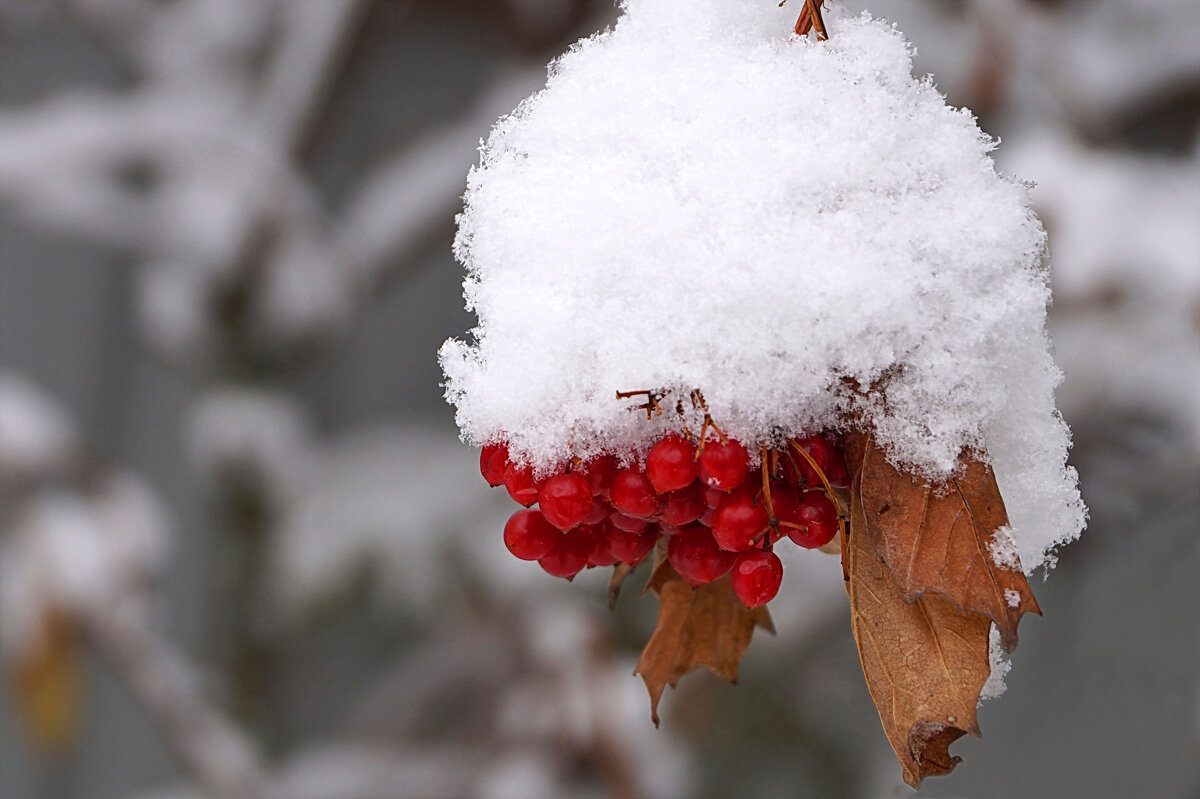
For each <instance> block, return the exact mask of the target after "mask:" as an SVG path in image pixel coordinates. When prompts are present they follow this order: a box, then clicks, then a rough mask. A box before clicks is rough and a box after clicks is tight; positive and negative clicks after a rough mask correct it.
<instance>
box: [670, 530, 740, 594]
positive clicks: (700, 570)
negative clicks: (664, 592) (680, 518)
mask: <svg viewBox="0 0 1200 799" xmlns="http://www.w3.org/2000/svg"><path fill="white" fill-rule="evenodd" d="M667 542H668V543H667V561H668V562H670V564H671V567H672V568H674V569H675V571H677V572H679V576H680V577H682V578H683V579H685V580H687V581H688V583H690V584H691V585H693V586H697V585H703V584H705V583H711V582H712V581H713V580H715V579H717V578H718V577H721V576H723V575H724V574H725V573H726V572H728V571H729V568H730V567H731V566H732V565H733V559H734V555H733V553H731V552H726V551H724V550H723V549H721V548H720V547H719V546H717V542H716V541H714V540H713V537H712V533H711V532H709V531H708V530H707V529H705V528H703V527H701V526H700V525H694V526H692V527H690V528H687V529H685V530H683V531H682V532H680V533H679V535H673V536H671V537H670V538H669V539H667Z"/></svg>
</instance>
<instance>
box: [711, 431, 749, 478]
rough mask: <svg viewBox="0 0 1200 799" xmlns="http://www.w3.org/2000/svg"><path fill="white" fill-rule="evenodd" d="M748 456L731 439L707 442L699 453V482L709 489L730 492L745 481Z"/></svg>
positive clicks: (740, 446) (739, 445) (738, 444)
mask: <svg viewBox="0 0 1200 799" xmlns="http://www.w3.org/2000/svg"><path fill="white" fill-rule="evenodd" d="M749 462H750V456H749V455H748V454H747V453H746V448H745V447H743V446H742V445H741V444H740V443H738V442H737V441H734V440H733V439H732V438H730V439H728V440H726V441H724V442H722V441H708V442H705V444H704V451H703V452H701V453H700V464H699V465H700V481H701V482H702V483H704V484H705V485H706V486H708V487H710V488H715V489H718V490H720V491H732V490H733V489H735V488H737V487H738V486H739V485H741V484H742V481H744V480H745V479H746V473H747V469H748V468H749Z"/></svg>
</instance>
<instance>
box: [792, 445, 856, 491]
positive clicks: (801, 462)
mask: <svg viewBox="0 0 1200 799" xmlns="http://www.w3.org/2000/svg"><path fill="white" fill-rule="evenodd" d="M796 443H797V444H798V445H800V447H801V448H802V449H803V450H804V451H805V452H807V453H808V454H809V455H810V456H811V457H812V459H813V460H814V461H816V463H817V466H819V467H820V468H821V471H822V472H824V473H825V477H826V478H827V479H828V480H829V482H830V484H831V485H832V484H834V483H835V481H836V482H837V484H839V485H842V484H847V485H848V484H849V479H848V475H847V472H846V464H845V462H844V461H843V460H842V456H841V454H840V453H839V452H838V451H837V448H836V447H834V446H833V444H831V443H830V442H829V440H828V439H826V438H823V437H822V436H808V437H807V438H800V439H797V440H796ZM787 451H788V455H790V457H788V458H784V459H783V469H784V477H785V478H786V479H787V480H788V482H791V483H796V484H800V483H802V484H803V485H805V486H808V487H809V488H820V487H821V486H823V485H824V483H822V482H821V478H820V476H819V475H818V474H817V472H816V470H815V469H813V467H812V464H810V463H809V462H808V459H807V458H805V457H804V456H803V455H801V454H800V453H799V452H796V448H795V447H793V446H791V445H789V446H788V450H787ZM793 464H794V465H793ZM797 470H799V473H797Z"/></svg>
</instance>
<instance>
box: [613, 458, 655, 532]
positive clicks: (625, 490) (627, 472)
mask: <svg viewBox="0 0 1200 799" xmlns="http://www.w3.org/2000/svg"><path fill="white" fill-rule="evenodd" d="M609 495H610V496H611V498H612V504H613V507H614V508H616V509H617V510H619V511H621V513H624V514H625V515H626V516H633V517H634V518H636V519H649V518H650V517H651V516H653V515H654V514H656V513H658V495H657V494H656V493H655V491H654V486H653V485H651V484H650V480H649V479H647V477H646V475H645V473H644V472H643V471H642V470H641V469H638V468H633V467H631V468H628V469H622V470H620V471H619V472H617V473H616V474H615V475H613V480H612V489H611V490H610V492H609Z"/></svg>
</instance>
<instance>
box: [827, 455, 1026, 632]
mask: <svg viewBox="0 0 1200 799" xmlns="http://www.w3.org/2000/svg"><path fill="white" fill-rule="evenodd" d="M848 450H849V451H850V452H851V453H852V455H851V457H853V458H854V459H855V461H856V465H857V469H856V471H857V473H858V477H857V479H856V480H855V482H854V486H855V489H854V491H855V500H857V501H858V502H859V507H860V509H861V512H862V531H863V532H865V534H866V536H867V538H868V539H869V540H870V542H871V545H872V546H874V548H875V550H876V551H877V552H878V553H879V556H880V557H881V558H882V559H883V562H884V563H886V564H887V566H888V568H889V569H890V570H891V572H892V574H893V575H894V576H895V578H896V581H897V583H899V585H900V588H901V590H902V591H903V593H904V599H905V601H907V602H912V601H914V600H916V599H917V598H918V597H921V596H923V595H925V594H926V592H928V591H934V592H937V593H938V594H940V595H941V596H942V597H943V598H944V599H946V600H947V601H949V602H950V603H951V604H952V605H954V607H956V608H958V609H959V610H960V611H963V612H964V613H972V612H973V613H980V614H982V615H984V616H986V617H987V618H989V619H991V620H992V622H994V623H995V624H996V627H997V629H999V631H1000V635H1001V639H1002V640H1003V642H1004V648H1005V649H1007V650H1009V651H1012V649H1013V648H1014V647H1016V645H1017V624H1018V623H1019V622H1020V620H1021V617H1022V616H1023V615H1024V614H1026V613H1036V614H1038V615H1041V612H1042V611H1041V609H1040V608H1039V607H1038V604H1037V600H1036V599H1035V598H1034V596H1033V590H1032V589H1031V588H1030V587H1029V581H1028V580H1027V579H1026V577H1025V575H1024V573H1023V572H1022V571H1021V564H1020V560H1019V558H1018V556H1017V554H1016V552H1015V551H1006V550H1007V549H1010V548H1011V547H1007V546H1006V539H1005V534H1006V530H1007V528H1008V514H1007V513H1006V512H1005V509H1004V500H1003V498H1002V497H1001V496H1000V489H999V488H998V487H997V485H996V477H995V475H994V474H993V473H992V469H991V467H989V466H988V465H987V464H985V463H983V462H981V461H979V460H977V459H974V458H966V457H964V458H963V464H962V468H961V469H960V471H959V473H958V474H956V475H955V476H954V477H952V478H951V479H950V480H948V481H947V483H946V484H945V485H940V486H939V485H930V484H929V483H927V482H926V481H924V480H922V479H920V478H918V477H916V476H914V475H912V474H909V473H907V472H904V471H902V470H901V469H898V468H896V467H895V466H894V465H893V464H891V463H889V462H888V460H887V458H886V457H885V455H884V452H883V451H882V450H881V449H880V448H879V447H878V446H877V445H876V443H875V441H874V439H873V438H872V437H871V436H870V435H869V434H868V435H861V434H859V435H857V436H851V441H850V445H849V446H848Z"/></svg>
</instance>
